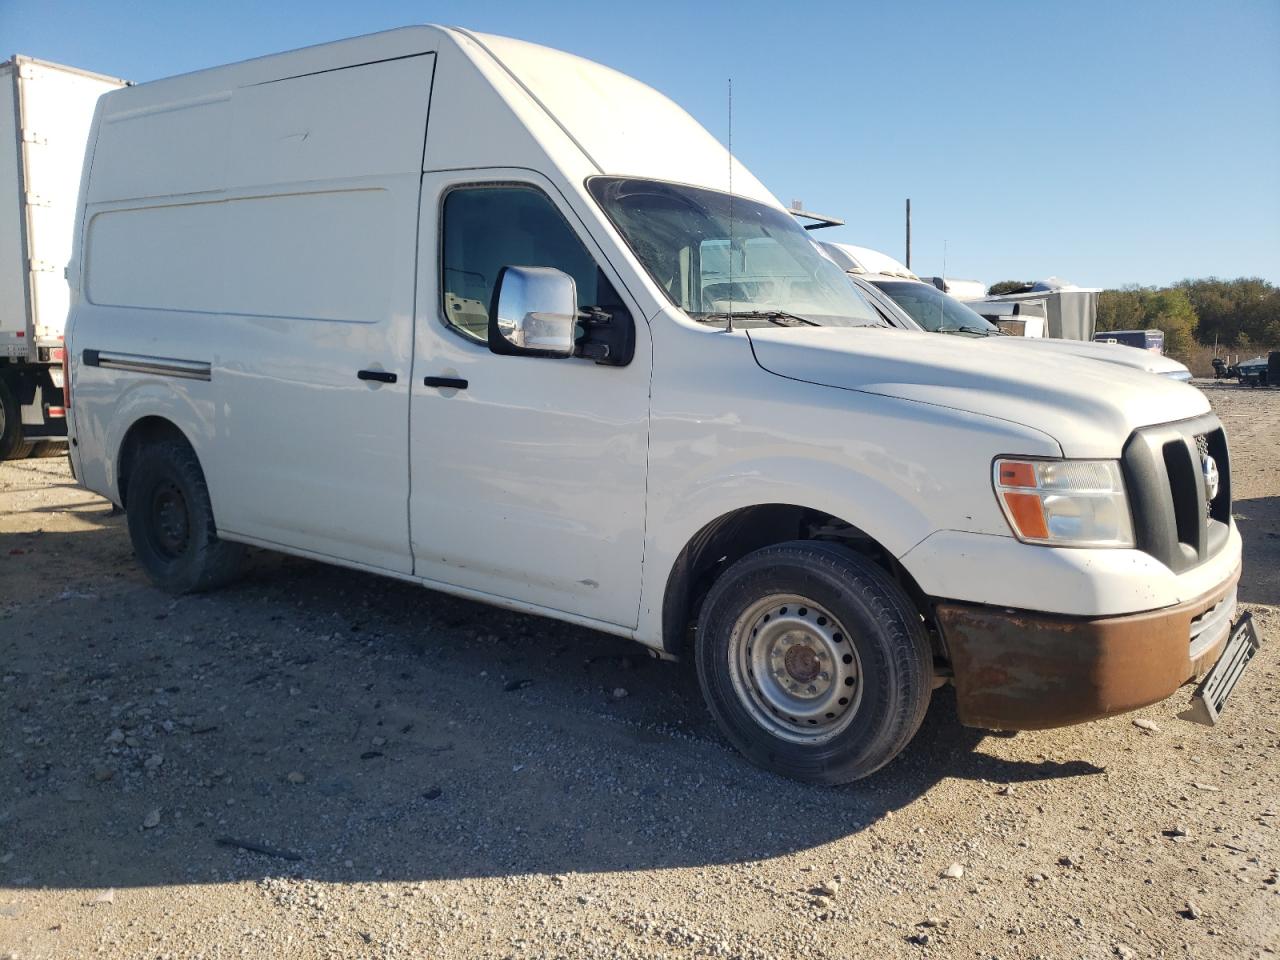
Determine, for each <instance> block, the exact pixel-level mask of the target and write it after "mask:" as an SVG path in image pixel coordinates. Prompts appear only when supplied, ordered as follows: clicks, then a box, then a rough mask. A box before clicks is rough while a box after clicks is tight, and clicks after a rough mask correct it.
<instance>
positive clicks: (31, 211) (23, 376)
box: [0, 56, 125, 460]
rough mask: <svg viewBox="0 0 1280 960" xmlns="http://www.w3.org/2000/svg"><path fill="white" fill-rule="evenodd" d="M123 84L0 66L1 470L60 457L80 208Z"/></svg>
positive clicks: (69, 72) (34, 65)
mask: <svg viewBox="0 0 1280 960" xmlns="http://www.w3.org/2000/svg"><path fill="white" fill-rule="evenodd" d="M122 86H125V81H123V80H117V79H116V78H115V77H106V76H102V75H100V74H96V73H89V72H87V71H85V70H77V69H75V68H74V67H64V66H61V65H59V64H56V63H48V62H45V61H43V60H35V59H32V58H31V57H23V56H14V57H13V58H11V59H9V60H7V61H5V62H4V63H0V460H11V459H17V458H20V457H26V456H30V455H33V454H34V455H37V456H38V455H42V454H57V453H60V452H62V451H63V450H64V449H65V447H66V436H67V430H66V401H65V398H64V397H63V392H62V388H63V369H62V363H63V341H62V331H63V327H64V325H65V324H66V319H67V309H68V306H69V304H70V293H69V290H68V287H67V279H66V272H65V271H66V267H67V262H68V261H69V260H70V259H71V240H72V236H73V234H74V220H75V212H76V200H77V195H78V193H79V190H80V173H81V170H82V168H83V166H84V151H85V143H86V141H87V140H88V138H89V127H90V125H91V124H92V122H93V111H94V107H95V106H96V105H97V102H98V97H100V96H101V95H102V94H103V93H106V92H107V91H108V90H115V89H117V88H118V87H122Z"/></svg>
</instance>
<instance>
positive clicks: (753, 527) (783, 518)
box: [662, 503, 945, 657]
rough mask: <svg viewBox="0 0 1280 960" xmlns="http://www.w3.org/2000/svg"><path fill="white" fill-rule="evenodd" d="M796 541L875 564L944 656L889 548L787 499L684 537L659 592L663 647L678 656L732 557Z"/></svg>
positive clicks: (925, 608) (924, 607) (923, 599)
mask: <svg viewBox="0 0 1280 960" xmlns="http://www.w3.org/2000/svg"><path fill="white" fill-rule="evenodd" d="M797 540H817V541H823V542H829V543H835V544H838V545H840V546H842V547H843V548H844V549H846V550H848V551H850V552H852V553H856V554H858V555H860V556H863V557H866V558H867V559H869V560H871V561H872V562H873V563H875V564H876V566H878V567H880V569H881V570H883V571H884V572H885V573H886V574H887V575H888V576H889V577H890V579H892V580H893V581H894V582H895V583H896V584H897V585H898V586H899V587H900V588H901V589H902V590H903V592H904V593H906V595H907V596H908V597H909V598H910V600H911V602H912V604H913V605H914V606H915V608H916V610H917V612H918V613H919V614H920V616H921V617H922V618H923V620H924V621H925V625H926V628H927V629H928V632H929V635H930V641H931V643H932V644H933V646H934V653H935V655H936V656H939V657H945V650H944V649H943V647H942V641H941V637H940V635H939V633H938V631H937V630H936V628H935V624H934V615H933V604H932V602H931V600H930V599H929V597H928V596H927V595H926V594H925V593H924V591H923V590H921V589H920V586H919V584H917V583H916V581H915V579H914V578H913V577H912V576H911V574H910V573H909V572H908V571H907V570H906V568H905V567H903V566H902V564H901V563H899V562H898V559H897V558H896V557H895V556H894V554H893V553H892V551H890V550H889V549H887V548H886V547H885V546H884V545H883V544H881V543H880V541H879V540H877V539H876V538H875V537H873V536H871V535H870V534H868V533H867V532H866V531H864V530H863V529H862V528H860V527H858V526H856V525H854V524H851V523H848V522H847V521H845V520H843V519H841V518H839V517H836V516H833V515H832V514H830V513H827V512H825V511H823V510H818V509H814V508H810V507H803V506H798V505H796V504H788V503H763V504H757V505H754V506H748V507H741V508H739V509H736V510H731V511H729V512H727V513H724V514H721V515H720V516H719V517H716V518H715V519H714V520H712V521H710V522H709V523H707V524H706V525H704V526H703V527H702V528H701V529H700V530H698V532H697V533H695V534H694V535H693V536H692V537H691V538H690V539H689V541H688V542H687V543H686V544H685V546H684V548H683V549H682V550H681V551H680V553H679V554H677V556H676V559H675V562H674V563H673V564H672V566H671V570H670V571H669V573H668V575H667V583H666V589H665V590H664V592H663V604H662V648H663V651H664V652H665V653H668V654H671V655H673V656H678V655H680V654H681V653H682V652H683V651H684V650H685V648H686V647H687V646H688V643H689V640H690V628H691V627H693V626H694V624H696V623H697V620H698V614H699V611H700V609H701V605H702V601H703V599H704V598H705V597H706V595H707V593H708V591H710V589H711V586H712V584H714V583H715V581H716V580H717V578H718V577H719V576H720V575H721V574H722V573H723V572H724V571H725V570H727V569H728V568H729V567H730V566H732V565H733V564H734V563H735V562H736V561H737V560H739V559H741V558H742V557H744V556H746V555H747V554H749V553H752V552H753V551H755V550H759V549H762V548H764V547H771V546H776V545H778V544H782V543H788V542H792V541H797Z"/></svg>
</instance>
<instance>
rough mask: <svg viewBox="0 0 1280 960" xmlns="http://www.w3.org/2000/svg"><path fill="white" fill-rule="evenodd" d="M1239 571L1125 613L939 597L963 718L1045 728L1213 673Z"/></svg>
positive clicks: (1142, 700) (1153, 697)
mask: <svg viewBox="0 0 1280 960" xmlns="http://www.w3.org/2000/svg"><path fill="white" fill-rule="evenodd" d="M1239 579H1240V570H1239V568H1237V569H1236V571H1235V572H1234V573H1233V574H1232V575H1231V576H1230V577H1229V578H1228V579H1227V580H1226V581H1225V582H1223V583H1222V584H1220V585H1219V586H1218V587H1217V588H1215V589H1214V590H1212V591H1210V592H1209V593H1207V594H1205V595H1204V596H1203V597H1199V598H1197V599H1196V600H1193V601H1190V602H1188V603H1182V604H1178V605H1176V606H1172V607H1164V608H1162V609H1160V610H1151V611H1148V612H1145V613H1135V614H1129V615H1126V616H1118V617H1096V618H1089V617H1066V616H1057V615H1053V614H1042V613H1033V612H1029V611H1019V610H1007V609H1003V608H998V607H985V606H978V605H974V604H963V603H951V602H948V601H943V602H940V603H938V604H937V607H936V611H937V616H938V624H939V626H940V627H941V630H942V634H943V638H944V640H945V642H946V645H947V648H948V650H949V652H950V656H951V665H952V669H953V670H954V674H955V676H954V683H955V687H956V702H957V708H958V711H959V714H960V721H961V722H962V723H964V724H966V725H967V726H971V727H986V728H989V729H994V730H1038V729H1043V728H1046V727H1061V726H1066V725H1068V724H1072V723H1082V722H1084V721H1086V720H1096V719H1097V718H1099V717H1106V716H1110V715H1112V714H1116V713H1124V712H1125V711H1127V710H1135V709H1137V708H1138V707H1144V706H1147V705H1148V704H1151V703H1156V702H1158V701H1160V700H1163V699H1165V698H1166V697H1168V696H1169V695H1170V694H1172V693H1173V692H1174V691H1175V690H1177V689H1178V687H1180V686H1182V684H1184V683H1186V682H1187V681H1188V680H1191V679H1194V678H1195V677H1197V676H1200V675H1201V674H1203V673H1205V672H1206V671H1207V670H1208V669H1209V668H1210V667H1211V666H1213V663H1214V661H1215V660H1216V659H1217V657H1218V655H1219V654H1220V653H1221V652H1222V648H1223V645H1224V644H1225V643H1226V641H1227V637H1228V636H1229V634H1230V628H1231V619H1232V617H1233V616H1234V613H1235V611H1234V606H1235V590H1236V583H1237V582H1238V581H1239ZM1193 630H1195V631H1197V632H1198V638H1197V639H1196V640H1195V641H1194V642H1193V639H1192V633H1193Z"/></svg>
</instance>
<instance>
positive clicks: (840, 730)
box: [696, 541, 932, 783]
mask: <svg viewBox="0 0 1280 960" xmlns="http://www.w3.org/2000/svg"><path fill="white" fill-rule="evenodd" d="M696 659H697V664H698V679H699V682H700V683H701V685H702V691H703V694H704V696H705V697H706V699H707V703H708V705H709V707H710V708H711V712H712V714H713V715H714V716H715V718H716V720H717V721H718V722H719V724H720V727H721V729H722V730H723V731H724V733H725V735H726V736H727V737H728V738H729V740H730V742H731V743H733V745H734V746H735V747H737V748H738V749H739V750H740V751H741V752H742V753H743V754H744V755H745V756H746V757H747V758H748V759H749V760H751V761H752V762H753V763H756V764H758V765H759V766H762V767H765V768H766V769H769V770H772V771H774V772H776V773H781V774H783V775H785V776H789V777H795V778H797V779H801V780H808V781H811V782H815V783H844V782H847V781H850V780H856V779H858V778H860V777H865V776H867V775H868V774H870V773H873V772H875V771H876V770H878V769H879V768H880V767H882V766H884V765H885V764H886V763H888V762H889V761H890V760H892V759H893V758H894V757H895V756H897V755H898V753H899V752H901V750H902V749H903V747H905V746H906V745H907V743H908V741H910V739H911V737H912V736H914V735H915V732H916V730H917V729H918V728H919V726H920V722H921V721H922V720H923V719H924V714H925V710H926V709H927V707H928V705H929V698H930V693H931V690H932V654H931V652H930V649H929V642H928V638H927V637H926V635H925V632H924V627H923V624H922V623H921V620H920V616H919V614H918V613H917V612H916V611H915V608H914V607H913V605H912V604H911V602H910V601H909V600H908V598H907V597H906V596H905V595H904V594H903V592H902V591H901V590H900V589H899V588H898V586H897V585H896V584H894V583H893V582H892V581H891V580H890V579H889V578H888V576H886V575H885V573H884V572H883V571H882V570H881V569H880V568H879V567H877V566H875V565H874V564H873V563H871V562H870V561H868V560H866V559H864V558H862V557H860V556H858V555H856V554H854V553H852V552H850V551H848V550H845V549H843V548H841V547H839V546H837V545H834V544H828V543H821V542H813V541H797V542H794V543H786V544H781V545H779V546H774V547H766V548H765V549H763V550H758V551H756V552H755V553H752V554H749V555H747V556H746V557H744V558H743V559H741V560H739V561H738V562H737V563H735V564H734V565H733V566H731V567H730V568H729V569H728V570H727V571H725V573H724V574H723V575H722V576H721V577H720V579H718V580H717V581H716V583H715V584H714V585H713V586H712V588H711V591H710V592H709V594H708V595H707V598H706V601H705V603H704V604H703V607H702V615H701V617H700V618H699V622H698V633H697V651H696Z"/></svg>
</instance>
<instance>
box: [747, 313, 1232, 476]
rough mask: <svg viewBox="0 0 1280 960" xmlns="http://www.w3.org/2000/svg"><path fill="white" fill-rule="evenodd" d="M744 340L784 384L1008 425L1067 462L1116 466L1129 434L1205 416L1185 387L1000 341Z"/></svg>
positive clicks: (908, 333) (816, 336)
mask: <svg viewBox="0 0 1280 960" xmlns="http://www.w3.org/2000/svg"><path fill="white" fill-rule="evenodd" d="M747 336H748V337H749V338H750V340H751V347H752V350H753V352H754V354H755V358H756V362H757V363H758V364H759V365H760V366H761V367H762V368H763V369H765V370H767V371H769V372H770V373H773V374H777V375H778V376H780V377H788V378H790V379H793V380H802V381H805V382H808V383H815V384H821V385H823V386H828V387H836V388H839V389H842V390H856V391H859V392H861V393H871V394H876V395H878V396H884V397H896V398H898V399H901V400H911V401H915V402H918V403H928V404H933V405H936V406H940V407H948V408H950V409H953V410H963V411H965V412H967V413H972V414H978V415H980V416H986V417H993V418H996V419H1000V420H1007V421H1011V422H1013V423H1017V424H1021V425H1024V426H1027V427H1032V428H1034V429H1036V430H1039V431H1042V432H1043V433H1046V434H1048V435H1049V436H1051V437H1053V438H1054V439H1055V440H1056V441H1057V442H1058V444H1059V446H1061V447H1062V451H1063V454H1064V455H1065V456H1068V457H1099V458H1115V457H1118V456H1120V452H1121V449H1122V448H1123V447H1124V443H1125V441H1126V440H1127V439H1128V437H1129V434H1130V433H1132V432H1133V430H1134V429H1136V428H1138V427H1144V426H1148V425H1150V424H1153V423H1172V422H1174V421H1177V420H1186V419H1188V418H1190V417H1195V416H1199V415H1200V414H1202V413H1207V412H1208V411H1209V402H1208V400H1207V399H1205V396H1204V394H1202V393H1201V392H1200V391H1199V390H1197V389H1195V388H1194V387H1191V386H1188V385H1187V384H1184V383H1178V382H1176V381H1173V380H1170V379H1168V378H1166V377H1153V376H1151V375H1150V374H1147V373H1144V372H1143V371H1141V370H1139V369H1136V368H1132V367H1128V366H1124V365H1120V364H1115V363H1098V362H1097V361H1096V360H1092V359H1088V358H1086V357H1082V356H1075V355H1073V354H1071V353H1070V352H1068V351H1061V350H1052V349H1050V350H1034V349H1023V350H1021V351H1017V350H1009V349H1001V348H999V347H997V348H996V349H991V348H992V346H995V345H994V344H992V343H991V340H993V339H998V338H990V339H978V340H971V339H968V338H964V337H951V336H939V335H938V334H936V333H924V332H916V331H912V330H894V329H890V328H887V327H765V328H757V329H749V330H748V331H747ZM1130 349H1132V348H1130ZM1134 352H1135V353H1137V352H1139V351H1136V350H1135V351H1134ZM1008 452H1010V453H1015V452H1017V451H1008Z"/></svg>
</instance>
